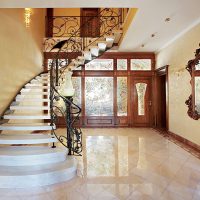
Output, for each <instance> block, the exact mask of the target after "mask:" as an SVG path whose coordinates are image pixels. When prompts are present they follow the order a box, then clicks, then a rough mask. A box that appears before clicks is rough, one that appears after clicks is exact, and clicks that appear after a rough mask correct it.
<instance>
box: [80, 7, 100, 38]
mask: <svg viewBox="0 0 200 200" xmlns="http://www.w3.org/2000/svg"><path fill="white" fill-rule="evenodd" d="M83 9H98V11H97V12H98V15H97V17H98V22H100V16H99V13H100V8H80V36H81V37H87V36H85V35H84V34H85V32H84V29H83V28H82V26H83V24H84V23H83V22H84V19H83ZM100 35H101V33H100V27H99V33H98V35H97V37H99V36H100Z"/></svg>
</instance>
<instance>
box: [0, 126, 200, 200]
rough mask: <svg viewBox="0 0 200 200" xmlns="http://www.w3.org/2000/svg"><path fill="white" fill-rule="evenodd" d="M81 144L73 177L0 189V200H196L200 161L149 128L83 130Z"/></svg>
mask: <svg viewBox="0 0 200 200" xmlns="http://www.w3.org/2000/svg"><path fill="white" fill-rule="evenodd" d="M63 132H64V130H62V129H60V130H58V133H59V134H62V133H63ZM83 146H84V151H83V156H82V157H77V159H78V177H77V178H75V179H73V180H71V181H69V182H67V183H61V184H56V185H52V186H48V187H40V188H31V189H30V188H29V189H16V190H14V189H13V190H6V189H0V200H152V199H153V200H199V199H200V160H199V159H198V158H196V157H194V156H193V155H192V154H190V153H189V152H187V151H185V150H184V149H182V148H181V147H179V146H177V145H176V144H174V143H173V142H172V141H170V140H167V139H166V138H164V137H163V136H161V135H160V134H158V132H156V131H155V130H153V129H147V128H146V129H145V128H117V129H114V128H109V129H83Z"/></svg>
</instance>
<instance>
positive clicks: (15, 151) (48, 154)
mask: <svg viewBox="0 0 200 200" xmlns="http://www.w3.org/2000/svg"><path fill="white" fill-rule="evenodd" d="M67 154H68V150H67V148H64V147H57V148H51V147H48V146H10V147H0V167H1V166H31V165H44V164H51V163H58V162H63V161H65V160H66V157H67Z"/></svg>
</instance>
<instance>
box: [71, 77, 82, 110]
mask: <svg viewBox="0 0 200 200" xmlns="http://www.w3.org/2000/svg"><path fill="white" fill-rule="evenodd" d="M72 84H73V87H74V89H75V93H74V96H73V102H74V103H75V104H77V105H78V106H80V107H81V77H72Z"/></svg>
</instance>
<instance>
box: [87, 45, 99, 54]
mask: <svg viewBox="0 0 200 200" xmlns="http://www.w3.org/2000/svg"><path fill="white" fill-rule="evenodd" d="M89 49H90V52H91V54H92V55H93V56H96V57H97V56H99V47H98V46H90V47H89Z"/></svg>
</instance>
